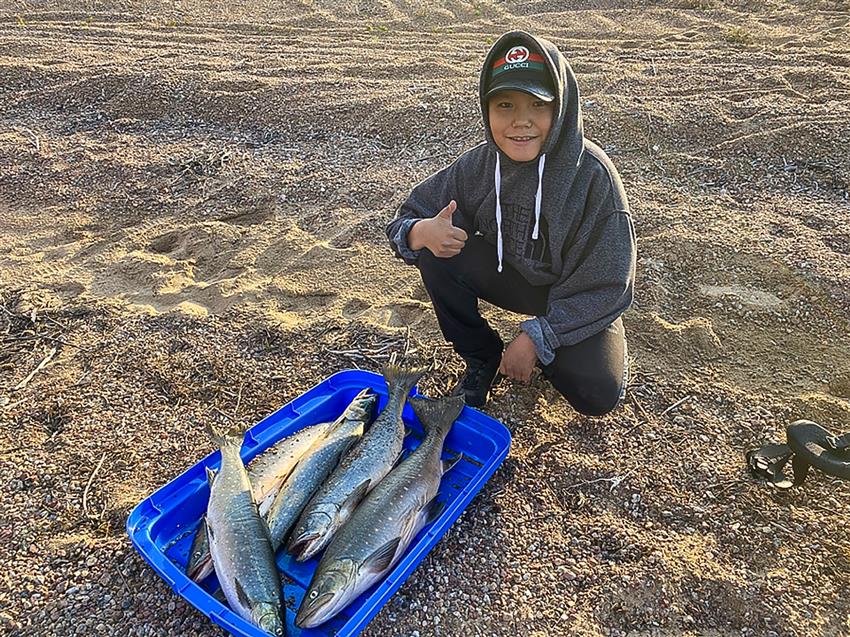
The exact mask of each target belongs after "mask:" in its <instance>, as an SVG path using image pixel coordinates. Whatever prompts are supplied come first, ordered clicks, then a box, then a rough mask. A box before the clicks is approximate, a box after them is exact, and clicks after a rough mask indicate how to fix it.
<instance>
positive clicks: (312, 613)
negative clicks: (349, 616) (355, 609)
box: [295, 559, 358, 628]
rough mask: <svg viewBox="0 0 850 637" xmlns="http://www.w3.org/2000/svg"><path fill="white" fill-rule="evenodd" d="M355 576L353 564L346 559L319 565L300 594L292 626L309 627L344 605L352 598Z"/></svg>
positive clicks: (339, 609)
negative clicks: (299, 605) (305, 588)
mask: <svg viewBox="0 0 850 637" xmlns="http://www.w3.org/2000/svg"><path fill="white" fill-rule="evenodd" d="M357 575H358V568H357V564H356V563H355V562H354V561H353V560H350V559H340V560H336V561H334V562H332V563H331V564H329V565H328V566H327V568H320V569H319V570H318V571H317V572H316V576H315V578H314V579H313V581H312V582H310V588H308V589H307V594H306V595H304V600H303V601H302V602H301V607H300V608H299V609H298V614H297V615H296V616H295V625H296V626H298V627H300V628H313V627H314V626H318V625H319V624H323V623H324V622H326V621H328V620H329V619H330V618H331V617H333V616H334V615H336V614H337V613H338V612H339V611H341V610H342V609H343V608H345V607H346V606H348V604H349V602H351V600H352V598H353V597H354V593H355V590H356V589H355V584H356V583H357Z"/></svg>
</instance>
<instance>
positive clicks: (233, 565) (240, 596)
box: [206, 434, 284, 635]
mask: <svg viewBox="0 0 850 637" xmlns="http://www.w3.org/2000/svg"><path fill="white" fill-rule="evenodd" d="M213 436H214V439H215V440H216V442H217V443H218V444H219V445H220V446H221V469H220V470H219V471H218V473H216V474H214V475H212V472H210V500H209V504H208V505H207V515H206V525H207V535H208V539H209V545H210V554H211V555H212V561H213V565H214V567H215V572H216V576H217V578H218V582H219V585H220V586H221V589H222V591H223V592H224V596H225V598H226V599H227V603H228V604H229V605H230V608H231V609H232V610H233V611H234V612H235V613H237V614H238V615H239V616H240V617H242V618H243V619H245V620H247V621H249V622H252V623H253V624H255V625H256V626H259V627H260V628H262V629H263V630H265V631H267V632H269V633H270V634H272V635H284V623H283V614H282V611H283V603H282V599H281V586H280V576H279V575H278V571H277V565H276V564H275V560H274V551H272V547H271V541H270V539H269V534H268V528H267V527H266V524H265V522H264V521H263V520H262V518H261V517H260V513H259V511H258V509H257V504H256V502H255V500H254V495H253V493H252V491H251V483H250V481H249V480H248V473H247V472H246V471H245V466H244V465H243V464H242V458H241V456H240V448H241V437H237V436H233V435H224V436H220V435H217V434H213Z"/></svg>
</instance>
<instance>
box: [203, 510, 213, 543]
mask: <svg viewBox="0 0 850 637" xmlns="http://www.w3.org/2000/svg"><path fill="white" fill-rule="evenodd" d="M204 528H205V529H206V530H207V544H210V543H211V542H212V541H213V540H214V539H215V535H214V534H213V529H212V527H211V526H210V524H209V522H207V516H204Z"/></svg>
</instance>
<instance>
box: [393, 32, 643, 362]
mask: <svg viewBox="0 0 850 637" xmlns="http://www.w3.org/2000/svg"><path fill="white" fill-rule="evenodd" d="M515 45H525V46H529V47H530V48H532V49H538V50H540V51H541V52H542V54H543V57H544V58H545V60H546V65H547V67H548V68H549V72H550V73H551V75H552V78H553V79H554V84H555V87H556V93H557V94H558V97H556V100H555V105H554V114H553V121H552V127H551V128H550V130H549V135H548V137H547V138H546V140H545V141H544V143H543V148H542V152H541V156H540V157H538V159H537V160H534V161H529V162H515V161H513V160H511V159H510V158H509V157H508V156H507V155H505V154H504V153H502V152H501V151H499V150H498V147H497V146H496V143H495V142H494V141H493V135H492V132H491V130H490V124H489V121H488V114H487V103H486V102H485V100H484V98H483V95H484V93H485V88H486V84H487V81H488V70H489V69H490V67H491V66H492V64H493V63H494V62H495V56H496V55H497V54H498V53H500V52H504V51H505V49H506V48H508V47H510V46H515ZM479 96H481V97H480V102H481V113H482V116H483V119H484V130H485V134H486V140H487V141H486V142H484V143H482V144H479V145H478V146H475V147H474V148H472V149H470V150H468V151H466V152H465V153H464V154H463V155H461V156H460V157H458V158H457V159H456V160H455V161H454V162H453V163H452V164H451V165H449V166H447V167H446V168H444V169H443V170H441V171H439V172H437V173H435V174H434V175H431V176H430V177H428V178H427V179H425V180H424V181H423V182H421V183H420V184H418V185H417V186H416V187H415V188H414V189H413V191H412V192H411V194H410V196H409V197H408V199H407V201H405V202H404V203H403V204H402V205H401V207H400V208H399V210H398V213H397V214H396V217H395V219H393V221H392V222H390V224H389V225H388V226H387V237H388V238H389V240H390V244H391V245H392V248H393V250H394V251H395V253H396V255H397V256H399V257H400V258H402V259H404V261H405V262H406V263H408V264H411V265H414V264H415V263H416V260H417V258H418V256H419V252H418V251H413V250H411V249H410V247H409V246H408V244H407V234H408V232H409V231H410V228H411V227H412V226H413V224H415V223H416V222H417V221H418V220H420V219H423V218H429V217H433V216H435V215H436V214H437V213H438V212H439V211H440V210H441V209H442V208H443V207H444V206H446V204H448V203H449V201H451V200H452V199H454V200H456V201H457V206H458V209H457V211H456V212H455V214H454V215H453V223H454V224H455V225H456V226H458V227H461V228H463V229H464V230H466V232H467V233H468V234H470V235H471V234H472V233H474V232H475V233H479V234H481V235H483V237H484V239H485V240H486V241H488V242H490V243H492V244H493V245H494V246H497V253H498V254H499V255H500V257H499V259H498V262H494V263H493V268H494V269H498V270H500V271H501V261H502V257H501V253H502V252H504V257H503V258H504V260H505V261H507V262H508V263H509V264H510V265H511V266H513V267H514V268H516V270H517V271H518V272H519V273H520V274H521V275H522V276H523V277H524V278H525V279H526V280H527V281H528V282H529V283H530V284H531V285H547V286H550V288H549V305H548V308H547V311H546V314H545V315H543V316H538V317H535V318H532V319H529V320H527V321H523V322H522V324H521V326H522V329H523V331H525V332H526V333H527V334H528V335H529V336H530V337H531V340H532V341H533V342H534V346H535V348H536V350H537V356H538V358H539V359H540V360H541V362H543V363H544V364H549V363H551V362H552V360H553V359H554V358H555V350H556V349H558V348H559V347H564V346H568V345H574V344H576V343H578V342H580V341H583V340H584V339H586V338H588V337H590V336H593V335H594V334H596V333H598V332H601V331H602V330H604V329H605V328H606V327H608V326H609V325H610V324H611V323H613V322H614V321H615V320H616V319H617V317H618V316H620V315H621V314H622V313H623V312H624V311H625V310H626V309H628V307H629V306H630V305H631V302H632V298H633V292H634V274H635V234H634V227H633V226H632V220H631V216H630V213H629V204H628V201H627V199H626V193H625V191H624V190H623V184H622V182H621V181H620V177H619V175H618V174H617V170H616V169H615V168H614V165H613V164H612V163H611V160H610V159H609V158H608V156H607V155H606V154H605V152H604V151H603V150H602V149H601V148H599V147H598V146H597V145H596V144H594V143H593V142H591V141H590V140H587V139H585V138H584V134H583V127H582V118H581V104H580V99H579V92H578V85H577V84H576V79H575V75H573V71H572V69H571V68H570V66H569V64H567V61H566V59H565V58H564V56H563V55H561V53H560V52H559V51H558V49H557V48H556V47H555V45H554V44H552V43H551V42H549V41H547V40H544V39H542V38H535V37H534V36H532V35H530V34H528V33H525V32H523V31H512V32H510V33H506V34H505V35H503V36H502V37H501V38H499V40H498V41H497V42H496V43H495V44H494V45H493V47H492V48H491V49H490V52H489V53H488V54H487V58H486V59H485V61H484V64H483V65H482V70H481V80H480V84H479ZM497 154H498V161H497ZM497 182H500V188H499V189H498V196H497V188H496V183H497ZM538 192H539V194H538ZM497 200H498V205H497ZM497 208H498V209H500V210H498V212H500V213H501V214H497ZM497 217H500V218H498V219H497ZM538 225H539V230H538V231H537V233H536V234H537V238H536V239H535V238H533V237H534V235H535V226H538ZM500 244H501V245H502V246H503V247H500Z"/></svg>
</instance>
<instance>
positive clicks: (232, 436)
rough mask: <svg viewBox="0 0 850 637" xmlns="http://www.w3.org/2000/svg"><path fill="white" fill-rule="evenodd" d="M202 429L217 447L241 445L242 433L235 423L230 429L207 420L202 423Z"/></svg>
mask: <svg viewBox="0 0 850 637" xmlns="http://www.w3.org/2000/svg"><path fill="white" fill-rule="evenodd" d="M204 429H205V430H206V432H207V435H208V436H209V437H210V440H212V441H213V444H215V445H216V446H217V447H224V446H225V445H240V446H241V445H242V436H243V433H242V431H241V430H240V429H239V427H238V426H237V425H234V426H233V427H231V428H230V429H221V428H219V427H217V426H216V425H214V424H213V423H212V422H209V421H207V422H206V423H204Z"/></svg>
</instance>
